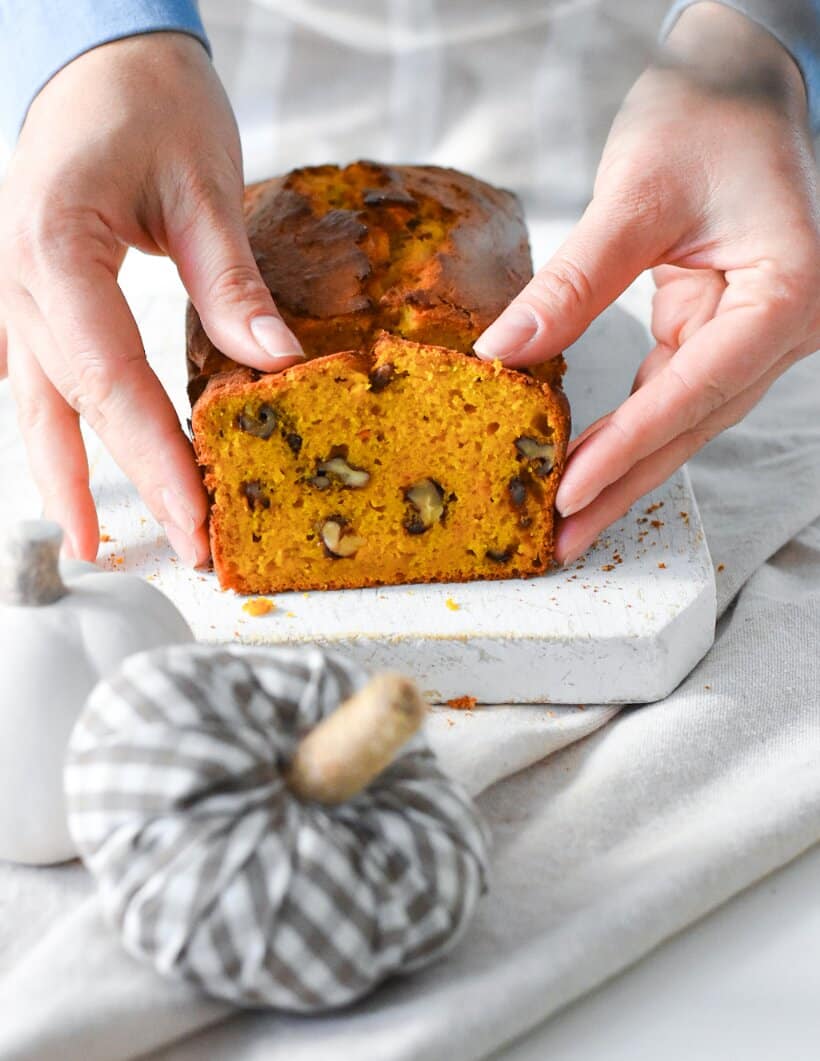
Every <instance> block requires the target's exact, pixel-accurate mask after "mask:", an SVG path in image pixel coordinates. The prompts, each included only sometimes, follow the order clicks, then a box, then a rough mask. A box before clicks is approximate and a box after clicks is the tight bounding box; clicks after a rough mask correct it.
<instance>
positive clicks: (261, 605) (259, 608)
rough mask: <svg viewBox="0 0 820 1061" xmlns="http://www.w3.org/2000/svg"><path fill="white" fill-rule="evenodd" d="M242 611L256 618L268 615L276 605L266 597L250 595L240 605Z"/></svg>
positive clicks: (273, 610)
mask: <svg viewBox="0 0 820 1061" xmlns="http://www.w3.org/2000/svg"><path fill="white" fill-rule="evenodd" d="M242 611H243V612H247V614H248V615H252V616H253V617H254V619H256V618H258V617H259V616H261V615H270V613H271V612H275V611H276V605H275V604H274V603H273V601H272V600H270V598H268V597H252V598H251V599H250V600H247V601H245V603H244V604H243V605H242Z"/></svg>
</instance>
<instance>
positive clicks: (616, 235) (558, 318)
mask: <svg viewBox="0 0 820 1061" xmlns="http://www.w3.org/2000/svg"><path fill="white" fill-rule="evenodd" d="M624 198H626V197H624ZM650 214H653V215H654V211H651V210H646V209H645V204H644V209H642V210H641V211H639V212H637V211H635V209H634V207H631V206H630V205H629V203H628V202H627V203H624V202H621V203H618V202H613V201H612V199H609V198H607V199H604V198H600V199H593V200H592V202H591V203H590V204H589V206H588V207H587V209H586V211H585V212H584V215H583V217H582V218H581V220H580V221H579V222H578V224H577V225H576V226H575V228H574V229H573V231H572V233H571V234H570V235H569V237H568V238H567V240H566V241H565V243H564V244H563V245H562V246H561V247H560V248H559V250H558V251H557V252H556V253H555V255H554V256H553V257H552V258H551V259H550V261H549V262H547V264H546V265H545V266H544V267H543V268H542V269H539V271H538V272H537V273H536V274H535V276H534V277H533V278H532V280H530V282H529V283H528V284H527V286H526V287H525V288H524V289H523V291H521V293H520V294H519V295H518V296H517V297H516V298H515V299H514V300H513V301H512V302H511V303H510V305H509V306H508V307H507V308H506V309H505V310H504V312H503V313H502V314H501V316H500V317H498V318H497V319H496V320H495V321H493V323H492V324H491V325H490V326H489V328H487V329H486V331H485V332H484V333H483V334H482V335H480V336H479V337H478V339H477V340H476V342H475V344H474V350H475V352H476V354H477V355H478V356H479V357H480V358H482V359H483V360H485V361H492V360H496V359H498V360H500V361H503V362H504V363H505V364H506V365H510V366H512V367H516V366H524V365H535V364H538V363H539V362H541V361H546V360H547V359H548V358H551V357H555V356H556V355H557V354H560V353H561V351H562V350H564V349H566V347H568V346H570V345H571V344H572V343H574V342H575V340H576V339H578V338H579V336H581V335H582V334H583V333H584V332H585V331H586V329H587V328H588V327H589V325H590V324H591V323H592V321H593V320H594V319H595V318H596V317H597V316H598V314H599V313H601V312H603V310H604V309H606V307H607V306H608V305H609V304H610V303H611V302H614V301H615V299H616V298H617V297H618V296H619V295H620V294H622V292H623V291H625V290H626V288H627V287H629V285H630V284H631V283H632V281H633V280H634V279H635V278H636V277H637V276H638V275H639V274H640V273H642V272H643V271H644V269H646V268H648V267H649V266H651V265H654V264H655V261H654V259H655V258H656V257H657V256H658V254H659V252H660V251H661V249H662V244H661V243H660V239H661V236H660V235H659V230H658V224H657V222H658V217H657V216H653V219H652V220H653V222H654V223H650V218H649V216H648V215H650Z"/></svg>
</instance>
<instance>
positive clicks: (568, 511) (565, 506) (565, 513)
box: [555, 489, 596, 519]
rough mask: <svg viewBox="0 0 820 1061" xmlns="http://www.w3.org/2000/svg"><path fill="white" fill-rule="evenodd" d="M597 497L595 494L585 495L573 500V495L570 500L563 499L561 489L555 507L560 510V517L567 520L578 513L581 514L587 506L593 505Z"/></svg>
mask: <svg viewBox="0 0 820 1061" xmlns="http://www.w3.org/2000/svg"><path fill="white" fill-rule="evenodd" d="M595 497H596V495H595V494H585V495H584V496H582V497H580V498H577V497H576V498H573V496H572V494H570V496H569V498H566V497H561V491H560V489H559V491H558V496H557V497H556V498H555V507H556V508H557V509H558V515H559V516H561V517H562V518H563V519H567V517H569V516H574V515H575V513H576V512H580V511H581V509H582V508H586V507H587V505H591V504H592V502H593V501H594V500H595Z"/></svg>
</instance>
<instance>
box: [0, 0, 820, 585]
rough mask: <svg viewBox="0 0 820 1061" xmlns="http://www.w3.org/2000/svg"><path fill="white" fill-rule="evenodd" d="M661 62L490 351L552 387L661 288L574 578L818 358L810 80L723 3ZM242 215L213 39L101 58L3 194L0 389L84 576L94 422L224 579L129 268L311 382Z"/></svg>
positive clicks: (697, 17)
mask: <svg viewBox="0 0 820 1061" xmlns="http://www.w3.org/2000/svg"><path fill="white" fill-rule="evenodd" d="M665 55H666V60H667V61H666V63H665V64H664V65H659V66H655V67H653V68H650V69H649V70H648V71H647V72H646V73H645V74H644V75H642V77H641V78H640V79H639V80H638V82H637V83H636V85H635V86H634V88H633V89H632V91H631V92H630V94H629V96H628V97H627V100H626V102H625V103H624V106H623V108H622V110H621V112H620V114H619V116H618V118H617V119H616V121H615V123H614V126H613V129H612V132H611V134H610V137H609V140H608V143H607V146H606V149H605V152H604V156H603V159H602V161H601V165H600V169H599V173H598V177H597V180H596V185H595V191H594V196H593V199H592V202H591V203H590V206H589V207H588V209H587V211H586V212H585V214H584V216H583V218H582V219H581V221H580V222H579V223H578V225H577V226H576V228H575V230H574V231H573V233H572V234H571V235H570V237H569V238H568V240H567V241H566V243H565V244H564V245H563V247H561V248H560V249H559V251H558V252H557V253H556V255H555V256H554V257H553V259H552V260H551V261H550V262H548V263H547V265H546V266H545V267H544V268H543V269H541V270H540V271H539V272H538V273H537V275H536V276H535V278H534V279H533V280H532V282H531V283H530V284H528V285H527V287H526V288H525V289H524V291H522V293H521V294H520V295H519V296H518V297H517V298H516V299H515V301H514V302H513V303H512V305H511V306H510V307H509V308H508V309H507V310H506V311H505V312H504V313H503V314H502V315H501V317H500V318H499V319H498V320H497V321H496V322H495V323H494V324H493V325H491V327H490V328H489V329H488V330H487V331H486V332H485V333H484V335H483V336H482V337H481V338H480V340H479V341H478V342H477V343H476V352H477V353H478V354H479V356H481V357H499V358H501V359H502V360H503V361H504V362H505V363H506V364H508V365H511V366H525V365H530V364H535V363H537V362H539V361H543V360H545V359H547V358H549V357H552V356H555V355H556V354H558V353H559V352H560V351H562V350H563V349H564V348H565V347H567V346H568V345H570V344H571V343H572V342H574V341H575V340H576V339H577V338H578V337H579V336H580V335H581V334H582V333H583V331H584V330H585V329H586V327H587V326H588V325H589V323H590V322H591V321H592V320H593V319H594V317H595V316H597V315H598V314H599V313H600V312H601V311H602V310H603V309H604V308H605V307H606V306H607V305H608V304H609V303H610V302H612V301H613V300H614V299H615V298H616V297H617V296H618V295H619V294H620V293H621V292H622V291H623V290H624V289H625V288H626V287H627V286H628V285H629V284H630V283H631V282H632V280H633V279H634V278H635V277H636V276H638V275H639V274H640V273H641V272H643V271H644V270H645V269H648V268H653V269H654V270H655V278H656V281H657V285H658V291H657V294H656V296H655V302H654V315H653V332H654V336H655V339H656V346H655V347H654V349H653V350H652V351H651V352H650V354H649V355H648V356H647V358H646V359H645V360H644V362H643V364H642V365H641V368H640V370H639V372H638V375H637V377H636V379H635V385H634V387H633V392H632V394H631V396H629V397H628V398H627V399H626V400H625V401H624V402H623V403H622V404H621V405H620V406H619V407H618V408H617V409H616V410H614V411H613V412H612V413H610V414H609V415H608V416H606V417H604V418H603V419H602V420H600V421H598V422H597V423H596V424H594V425H592V426H591V427H590V428H589V429H588V430H587V431H586V432H584V434H583V435H582V436H580V438H578V439H575V440H574V442H573V443H572V445H571V454H570V458H569V461H568V464H567V468H566V471H565V473H564V478H563V480H562V483H561V486H560V489H559V492H558V498H557V506H558V510H559V512H560V513H561V515H562V517H563V519H562V521H561V525H560V529H559V532H558V538H557V548H556V553H557V558H558V559H559V561H562V562H564V563H567V562H570V561H571V560H573V559H574V558H575V557H577V556H578V555H579V554H580V553H581V552H583V551H584V550H585V549H586V548H587V546H588V545H589V544H590V543H591V542H592V541H593V540H594V538H595V537H596V536H597V534H598V533H599V532H600V531H601V530H602V529H603V528H605V527H606V526H608V525H609V524H610V523H611V522H612V521H613V520H615V519H617V518H618V517H619V516H620V515H622V514H623V513H624V512H625V511H626V510H627V509H628V508H629V506H630V505H631V504H632V502H633V501H634V500H636V499H637V498H638V497H640V496H641V495H642V494H644V493H646V492H647V491H648V490H650V489H652V488H653V487H654V486H656V485H658V484H659V483H661V482H662V481H663V480H664V479H666V478H667V477H668V475H669V474H671V472H672V471H674V469H675V468H677V467H679V466H680V465H681V464H682V463H683V462H684V461H686V460H687V459H688V458H689V457H690V456H691V455H692V454H693V453H694V452H696V451H697V450H698V449H699V448H700V447H701V446H703V445H704V444H705V443H706V442H707V441H708V440H709V439H711V438H712V437H713V436H714V435H716V434H717V433H718V432H720V431H722V430H723V429H724V428H726V427H728V426H730V425H731V424H734V423H736V422H737V421H738V420H740V419H741V418H742V417H743V416H744V415H745V414H746V413H747V412H748V410H749V409H750V408H751V407H752V406H753V405H755V404H756V402H757V401H758V400H759V399H760V398H761V396H762V395H763V394H764V393H765V391H766V390H767V389H768V387H769V386H770V385H771V384H772V383H773V382H774V380H775V379H776V378H777V377H778V376H779V375H780V374H781V373H782V372H784V371H785V370H786V369H787V368H788V367H789V365H791V364H792V363H793V362H794V361H795V360H797V359H798V358H801V357H804V356H806V355H807V354H809V353H811V352H813V351H814V350H815V349H816V348H817V347H818V346H820V296H819V295H818V285H817V277H818V275H820V220H819V219H818V204H817V198H816V188H815V183H814V181H815V167H814V160H813V154H812V145H811V140H810V135H809V132H808V128H807V119H806V100H805V90H804V87H803V83H802V80H801V77H800V74H799V71H798V70H797V68H796V67H795V66H794V64H793V62H792V60H791V59H790V58H789V56H788V55H787V53H786V52H785V51H784V50H783V49H782V47H781V46H780V45H779V44H777V42H776V41H775V40H774V39H773V38H772V37H770V36H769V35H768V34H766V33H765V32H764V31H762V30H760V29H758V28H757V27H756V26H754V25H753V24H752V23H750V22H748V21H747V20H745V19H744V18H743V17H742V16H740V15H737V14H736V13H735V12H733V11H731V10H729V9H728V8H724V7H722V6H721V5H719V4H712V3H708V2H704V3H700V4H697V5H695V6H693V7H692V8H689V9H688V10H687V11H686V12H685V13H684V15H683V16H682V17H681V19H680V20H679V22H678V24H677V25H676V27H675V29H674V31H673V33H672V34H671V35H670V38H669V41H668V43H667V49H666V53H665ZM101 86H102V87H101ZM65 115H70V117H71V121H70V123H67V122H66V121H65V117H64V116H65ZM241 195H242V167H241V157H240V148H239V139H238V134H237V130H236V125H235V122H234V119H233V116H232V114H231V110H230V106H229V104H228V101H227V99H226V97H225V94H224V92H223V90H222V88H221V85H220V84H219V81H218V79H217V77H216V75H215V73H214V71H213V69H212V67H211V64H210V62H209V61H208V59H207V56H206V54H205V52H204V50H203V49H202V47H201V45H200V44H199V43H198V42H196V41H194V40H193V39H189V38H186V37H184V36H181V35H176V34H160V35H154V36H151V37H137V38H131V39H129V40H126V41H122V42H118V43H115V44H111V45H106V46H104V47H101V48H97V49H95V50H94V51H92V52H89V53H87V54H86V55H85V56H82V57H81V58H80V59H77V60H75V61H74V62H73V63H71V64H70V65H69V66H67V67H66V68H65V69H64V70H63V71H61V72H60V73H59V74H58V75H56V76H55V77H54V78H53V79H52V81H51V82H49V84H48V85H47V86H46V87H45V88H44V89H43V90H42V91H41V93H40V94H39V96H38V97H37V99H36V100H35V101H34V103H33V104H32V107H31V109H30V111H29V115H28V117H27V119H26V123H25V125H24V128H23V131H22V134H21V137H20V141H19V144H18V148H17V151H16V152H15V155H14V157H13V159H12V164H11V167H10V170H9V173H8V176H7V179H6V182H5V184H4V185H3V187H2V189H0V245H2V246H3V247H4V250H5V253H4V255H3V260H2V263H0V373H2V371H3V369H4V363H5V361H6V357H5V352H6V350H7V360H8V372H9V375H10V378H11V382H12V387H13V391H14V395H15V399H16V402H17V406H18V413H19V419H20V425H21V430H22V432H23V435H24V438H25V441H26V445H27V449H28V453H29V459H30V463H31V467H32V471H33V474H34V476H35V479H36V481H37V483H38V486H39V488H40V491H41V493H42V496H43V500H44V506H45V510H46V513H47V514H49V515H52V516H55V515H56V516H58V518H59V520H60V522H61V523H62V524H63V526H64V527H65V529H66V532H67V543H68V548H69V550H70V551H71V553H73V554H74V555H75V556H78V557H83V558H93V557H94V556H95V555H96V551H97V547H98V541H99V531H98V524H97V518H96V513H95V510H94V503H93V500H92V497H91V493H90V490H89V484H88V465H87V461H86V457H85V452H84V449H83V444H82V439H81V436H80V431H79V417H80V416H83V417H84V418H85V419H86V420H87V421H88V422H89V424H90V425H91V426H92V428H93V429H94V430H95V431H96V432H97V433H98V434H99V436H100V437H101V439H102V440H103V442H104V444H105V445H106V446H107V447H108V449H109V451H110V452H111V453H112V455H113V456H114V458H115V460H116V461H117V462H118V464H119V465H120V467H121V468H122V469H123V471H124V472H125V473H126V475H128V476H129V478H131V479H132V481H133V482H134V483H135V484H136V486H137V488H138V489H139V491H140V493H141V495H142V497H143V498H144V500H145V501H146V503H147V504H148V506H149V508H150V509H151V511H152V512H153V514H154V515H155V516H156V518H157V519H158V520H159V521H160V523H162V524H163V526H164V527H165V530H166V533H167V534H168V537H169V540H170V541H171V544H172V545H173V546H174V548H175V549H176V550H177V552H178V553H179V555H180V557H181V558H182V559H183V560H184V561H186V562H188V563H190V564H198V563H202V562H204V561H205V560H206V559H207V556H208V543H207V535H206V532H205V520H206V512H207V506H206V499H205V495H204V492H203V488H202V485H201V481H200V477H199V473H198V471H197V469H196V467H195V464H194V460H193V456H192V453H191V449H190V445H189V443H188V441H187V439H186V438H185V436H184V435H183V433H182V431H181V430H180V426H179V423H178V421H177V418H176V415H175V413H174V411H173V409H172V407H171V404H170V402H169V401H168V398H167V396H166V395H165V394H164V392H163V390H162V388H161V386H160V384H159V382H158V380H157V378H156V377H155V376H154V374H153V373H152V372H151V370H150V368H149V367H148V365H147V362H146V360H145V355H144V350H143V347H142V344H141V341H140V338H139V334H138V331H137V328H136V324H135V322H134V320H133V318H132V316H131V314H130V311H129V309H128V306H127V304H126V302H125V300H124V298H123V296H122V294H121V292H120V290H119V287H118V286H117V273H118V270H119V268H120V265H121V264H122V260H123V257H124V255H125V251H126V249H127V248H128V247H129V246H135V247H138V248H140V249H141V250H144V251H147V252H149V253H155V254H167V255H169V256H170V257H171V258H172V259H173V261H174V262H175V263H176V265H177V267H178V269H179V273H180V276H181V278H182V281H183V283H184V284H185V287H186V289H187V290H188V293H189V295H190V297H191V300H192V302H193V303H194V305H195V306H196V308H197V310H198V312H199V314H200V317H201V318H202V321H203V324H204V326H205V329H206V331H207V332H208V334H209V335H210V337H211V339H212V340H213V341H214V343H215V344H216V345H217V346H218V347H219V348H220V349H222V350H224V351H225V353H227V354H228V355H229V356H230V357H232V358H233V359H235V360H236V361H238V362H241V363H244V364H247V365H250V366H252V367H255V368H259V369H262V370H264V371H276V370H277V369H281V368H285V367H287V366H288V365H290V364H293V363H295V362H296V361H298V360H299V359H300V357H301V356H302V355H301V352H300V351H299V347H298V343H297V342H296V340H295V338H294V337H293V335H292V334H291V333H290V332H289V331H288V329H287V328H286V327H285V325H284V323H283V322H282V321H281V318H279V315H278V313H277V311H276V307H275V306H274V304H273V301H272V299H271V296H270V293H269V292H268V290H267V288H266V287H265V286H264V284H263V283H262V280H261V278H260V276H259V273H258V270H257V268H256V265H255V262H254V260H253V256H252V253H251V251H250V247H249V245H248V240H247V237H246V235H245V230H244V226H243V222H242V211H241Z"/></svg>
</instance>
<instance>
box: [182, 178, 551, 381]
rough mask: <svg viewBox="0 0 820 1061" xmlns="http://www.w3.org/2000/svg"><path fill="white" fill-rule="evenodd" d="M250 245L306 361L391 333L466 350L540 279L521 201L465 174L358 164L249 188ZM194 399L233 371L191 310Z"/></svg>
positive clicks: (248, 218) (189, 335)
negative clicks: (535, 276)
mask: <svg viewBox="0 0 820 1061" xmlns="http://www.w3.org/2000/svg"><path fill="white" fill-rule="evenodd" d="M245 215H246V219H247V225H248V232H249V234H250V239H251V246H252V248H253V251H254V255H255V257H256V260H257V262H258V264H259V267H260V270H261V273H262V276H263V278H264V280H265V283H266V284H267V285H268V287H269V288H270V290H271V292H272V294H273V296H274V299H275V301H276V304H277V306H278V307H279V311H280V312H281V314H282V316H283V317H284V319H285V320H286V321H287V323H288V325H289V326H290V327H291V328H292V329H293V331H294V332H295V334H296V335H297V337H298V338H299V340H300V342H301V343H302V345H303V347H304V349H305V352H306V353H307V354H308V356H309V357H317V356H321V355H324V354H329V353H337V352H339V351H342V350H355V349H364V348H367V347H368V346H369V345H370V344H371V343H372V341H373V339H374V338H375V336H376V334H377V333H378V332H379V331H380V330H382V329H384V330H387V331H388V332H391V333H393V334H397V335H400V336H402V337H404V338H407V339H413V340H415V341H416V342H422V343H424V342H426V343H434V344H435V345H438V346H444V347H448V348H450V349H453V350H459V351H461V352H464V353H466V352H469V351H470V350H471V348H472V344H473V342H474V341H475V340H476V339H477V338H478V336H479V335H480V334H481V332H482V331H483V330H484V329H485V328H486V327H487V326H488V325H489V324H490V323H491V322H492V321H493V320H494V319H495V317H497V316H498V314H499V313H500V312H501V311H502V310H503V309H504V307H505V306H506V305H507V304H508V303H509V302H510V301H511V300H512V298H513V297H514V296H515V295H516V294H517V293H518V292H519V291H520V290H521V288H522V287H523V286H524V285H525V284H526V283H527V281H528V280H529V279H530V277H531V276H532V263H531V258H530V250H529V244H528V240H527V232H526V228H525V225H524V220H523V217H522V213H521V207H520V204H519V202H518V200H517V198H516V197H515V195H513V194H512V193H511V192H508V191H504V190H501V189H498V188H494V187H492V186H491V185H489V184H485V183H484V182H483V181H480V180H476V179H475V178H474V177H470V176H468V175H466V174H464V173H460V172H458V171H457V170H452V169H443V168H440V167H437V166H385V165H381V164H379V163H376V162H354V163H352V164H351V165H349V166H347V167H345V168H340V167H339V166H331V165H328V166H311V167H306V168H303V169H298V170H294V171H292V172H291V173H289V174H287V175H286V176H284V177H275V178H273V179H271V180H268V181H263V182H261V183H259V184H255V185H251V186H250V187H248V189H247V190H246V194H245ZM188 357H189V367H190V370H191V377H192V378H191V397H192V399H195V398H196V397H198V395H199V394H200V393H201V391H202V389H203V387H204V386H205V383H206V382H207V377H208V376H210V375H211V374H213V373H214V372H218V371H224V370H226V369H230V368H231V367H233V365H234V362H231V361H229V360H228V359H227V358H225V357H224V355H222V354H221V353H220V352H219V351H218V350H216V348H215V347H214V346H213V344H212V343H211V342H210V340H209V339H208V337H207V336H206V335H205V332H204V330H203V328H202V325H201V323H200V321H199V318H198V316H197V314H196V313H195V312H194V310H193V309H190V308H189V314H188Z"/></svg>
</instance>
